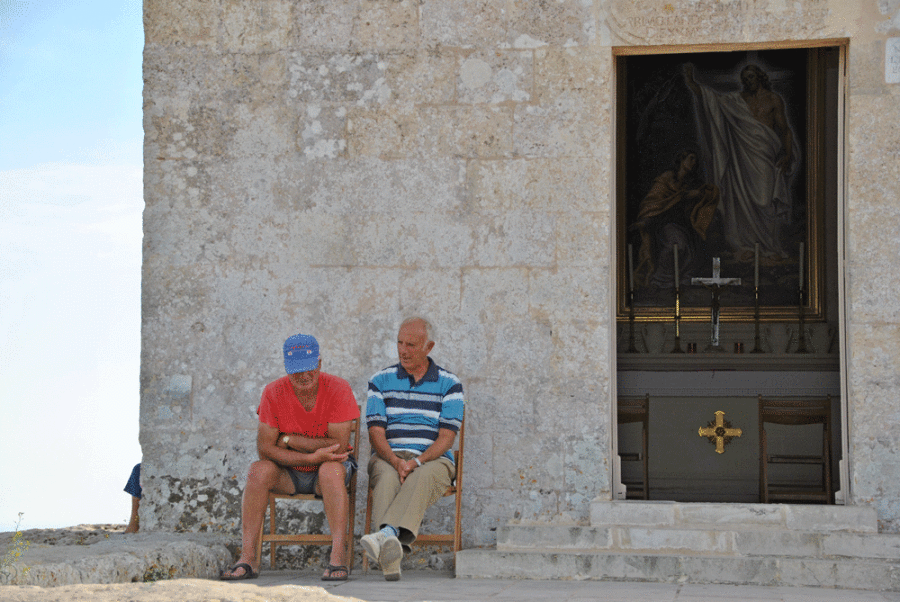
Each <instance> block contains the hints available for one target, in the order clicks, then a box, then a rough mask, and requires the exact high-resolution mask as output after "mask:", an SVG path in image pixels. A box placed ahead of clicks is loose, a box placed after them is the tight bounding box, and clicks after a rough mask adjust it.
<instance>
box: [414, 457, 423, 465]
mask: <svg viewBox="0 0 900 602" xmlns="http://www.w3.org/2000/svg"><path fill="white" fill-rule="evenodd" d="M413 461H414V462H415V463H416V464H418V465H419V466H422V463H421V462H419V459H418V458H413Z"/></svg>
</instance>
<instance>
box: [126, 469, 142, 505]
mask: <svg viewBox="0 0 900 602" xmlns="http://www.w3.org/2000/svg"><path fill="white" fill-rule="evenodd" d="M125 493H130V494H131V496H132V497H136V498H137V499H141V493H142V490H141V465H140V464H136V465H135V467H134V468H132V469H131V476H130V477H129V478H128V483H126V484H125Z"/></svg>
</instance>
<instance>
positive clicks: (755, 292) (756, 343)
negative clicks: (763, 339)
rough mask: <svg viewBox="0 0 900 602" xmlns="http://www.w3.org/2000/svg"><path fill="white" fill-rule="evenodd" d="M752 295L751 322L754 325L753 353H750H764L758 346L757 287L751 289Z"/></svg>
mask: <svg viewBox="0 0 900 602" xmlns="http://www.w3.org/2000/svg"><path fill="white" fill-rule="evenodd" d="M753 288H754V291H753V295H754V297H755V302H754V310H753V321H754V322H755V324H756V327H755V333H754V334H753V351H751V352H750V353H764V352H763V350H762V347H760V346H759V286H755V287H753Z"/></svg>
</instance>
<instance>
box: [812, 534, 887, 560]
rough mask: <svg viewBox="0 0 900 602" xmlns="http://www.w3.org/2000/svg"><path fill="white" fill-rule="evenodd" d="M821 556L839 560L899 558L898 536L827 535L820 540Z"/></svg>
mask: <svg viewBox="0 0 900 602" xmlns="http://www.w3.org/2000/svg"><path fill="white" fill-rule="evenodd" d="M822 554H823V555H824V556H830V557H835V556H836V557H839V558H884V559H886V560H896V559H898V558H900V536H897V535H894V534H891V535H887V534H875V533H866V534H860V533H828V534H826V535H824V536H823V538H822Z"/></svg>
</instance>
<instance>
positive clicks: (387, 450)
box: [369, 426, 456, 483]
mask: <svg viewBox="0 0 900 602" xmlns="http://www.w3.org/2000/svg"><path fill="white" fill-rule="evenodd" d="M455 440H456V432H455V431H452V430H450V429H444V428H442V429H440V430H439V431H438V436H437V439H435V441H434V443H432V444H431V445H429V446H428V448H427V449H426V450H425V451H424V452H422V453H421V454H420V455H419V458H418V459H419V462H421V463H422V464H424V463H425V462H430V461H431V460H437V459H438V458H440V457H441V456H443V455H444V454H445V453H446V452H447V450H449V449H450V448H451V447H453V442H454V441H455ZM369 443H371V445H372V449H373V450H375V453H376V454H378V456H379V457H380V458H381V459H382V460H384V461H385V462H387V463H389V464H390V465H391V466H393V467H394V470H396V471H397V474H399V475H400V482H401V483H402V482H403V481H404V480H406V477H407V476H408V475H409V473H411V472H412V471H414V470H415V469H416V468H418V466H419V465H418V464H417V463H416V461H415V460H402V459H400V458H399V457H398V456H397V455H396V454H394V450H392V449H391V446H390V445H388V442H387V438H386V437H385V435H384V428H383V427H380V426H372V427H369Z"/></svg>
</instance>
